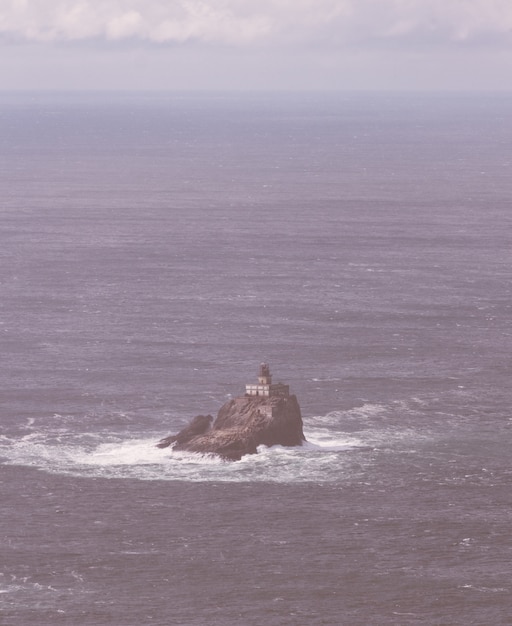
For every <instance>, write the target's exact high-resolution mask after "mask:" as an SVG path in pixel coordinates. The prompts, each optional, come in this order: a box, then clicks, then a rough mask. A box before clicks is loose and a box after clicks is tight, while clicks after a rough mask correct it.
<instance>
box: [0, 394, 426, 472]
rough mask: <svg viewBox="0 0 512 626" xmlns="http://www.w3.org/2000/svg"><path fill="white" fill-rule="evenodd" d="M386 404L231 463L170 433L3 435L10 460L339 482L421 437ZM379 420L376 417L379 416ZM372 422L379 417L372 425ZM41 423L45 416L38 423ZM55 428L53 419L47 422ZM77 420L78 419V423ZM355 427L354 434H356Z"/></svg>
mask: <svg viewBox="0 0 512 626" xmlns="http://www.w3.org/2000/svg"><path fill="white" fill-rule="evenodd" d="M383 412H384V408H383V407H381V406H379V405H365V406H363V407H361V408H359V409H352V410H350V411H343V412H341V411H339V412H333V413H329V414H327V415H323V416H317V417H312V418H309V419H307V420H305V424H304V429H305V434H306V439H307V443H306V444H305V445H304V446H300V447H295V448H285V447H282V446H273V447H272V448H267V447H265V446H261V447H260V448H259V450H258V454H256V455H249V456H246V457H244V458H243V459H242V460H241V461H238V462H235V463H231V462H225V461H223V460H222V459H220V458H218V457H216V456H212V455H199V454H194V453H189V452H175V451H173V450H172V449H170V448H165V449H160V448H157V447H156V445H155V443H156V442H157V441H158V440H159V439H160V438H161V436H162V431H161V430H160V431H158V432H154V433H148V432H139V433H130V434H127V433H126V431H124V432H123V433H120V432H119V431H117V432H115V431H114V432H108V433H106V432H102V433H90V432H89V433H78V432H76V430H75V431H73V429H72V426H71V424H70V425H69V426H70V428H68V429H66V428H64V427H63V425H62V424H59V427H58V428H53V429H52V428H50V429H48V428H47V429H46V430H44V431H41V430H39V431H35V430H33V431H32V432H29V433H28V434H25V435H24V436H20V437H10V438H9V437H0V457H1V460H2V462H3V463H5V464H9V465H20V466H28V467H34V468H37V469H39V470H42V471H45V472H49V473H58V474H68V475H73V476H85V477H87V476H89V477H101V478H128V479H136V480H167V481H173V480H174V481H176V480H179V481H192V482H209V481H212V482H272V483H300V482H334V481H340V480H342V479H343V477H344V476H345V477H347V478H349V477H352V478H353V477H354V476H355V475H356V474H360V473H361V472H364V468H365V467H367V466H368V464H370V463H372V458H373V456H374V455H375V454H378V453H379V452H380V451H382V450H385V449H388V448H389V447H390V446H393V445H395V444H397V443H398V442H403V440H408V441H411V440H417V439H418V437H419V438H421V436H420V435H419V434H418V433H417V432H414V431H411V430H407V428H399V429H397V428H389V427H383V425H382V424H380V425H379V424H377V423H376V420H377V421H378V418H379V417H380V416H381V415H382V414H383ZM371 418H373V420H372V419H371ZM368 421H369V422H371V423H368ZM30 426H31V427H32V428H36V426H37V422H36V423H33V424H31V425H30ZM47 426H48V424H47ZM75 426H76V425H75ZM348 431H351V432H348Z"/></svg>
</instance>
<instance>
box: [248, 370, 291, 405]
mask: <svg viewBox="0 0 512 626" xmlns="http://www.w3.org/2000/svg"><path fill="white" fill-rule="evenodd" d="M245 395H246V396H263V397H264V398H265V397H266V398H269V397H271V396H281V397H286V396H289V395H290V387H289V386H288V385H284V384H283V383H276V384H274V385H273V384H272V374H271V373H270V367H269V365H268V363H262V364H261V365H260V369H259V371H258V382H257V383H256V384H255V383H248V384H247V385H245Z"/></svg>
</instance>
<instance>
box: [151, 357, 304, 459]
mask: <svg viewBox="0 0 512 626" xmlns="http://www.w3.org/2000/svg"><path fill="white" fill-rule="evenodd" d="M246 391H247V393H246V395H245V396H240V397H238V398H234V399H233V400H230V401H229V402H226V404H224V406H222V407H221V408H220V409H219V412H218V414H217V419H216V420H215V422H214V423H213V427H212V428H211V429H210V428H209V426H210V422H211V420H212V417H211V416H210V415H207V416H204V415H198V416H197V417H195V418H194V419H193V420H192V423H191V424H190V426H187V428H184V429H183V430H181V431H180V432H179V433H178V434H177V435H170V436H169V437H165V439H162V440H161V441H160V442H159V443H158V444H157V445H158V446H159V447H160V448H165V447H167V446H169V445H171V444H173V449H174V450H184V451H188V452H197V453H200V454H217V455H219V456H221V457H222V458H224V459H228V460H231V461H238V460H239V459H241V458H242V456H244V455H245V454H255V453H256V452H257V447H258V446H260V445H265V446H275V445H281V446H301V445H302V444H303V443H304V441H305V440H306V439H305V437H304V432H303V427H302V416H301V413H300V407H299V403H298V402H297V398H296V397H295V396H294V395H290V394H289V387H288V385H283V384H282V383H277V384H272V376H271V374H270V369H269V367H268V365H267V364H266V363H262V364H261V365H260V371H259V376H258V382H257V383H255V384H249V385H246Z"/></svg>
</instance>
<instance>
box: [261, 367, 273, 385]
mask: <svg viewBox="0 0 512 626" xmlns="http://www.w3.org/2000/svg"><path fill="white" fill-rule="evenodd" d="M258 384H259V385H271V384H272V376H271V374H270V367H269V366H268V363H262V364H261V365H260V371H259V373H258Z"/></svg>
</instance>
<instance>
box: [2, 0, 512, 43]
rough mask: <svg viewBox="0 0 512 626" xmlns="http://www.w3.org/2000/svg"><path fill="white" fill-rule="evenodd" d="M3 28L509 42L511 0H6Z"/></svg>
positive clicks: (39, 36) (113, 35)
mask: <svg viewBox="0 0 512 626" xmlns="http://www.w3.org/2000/svg"><path fill="white" fill-rule="evenodd" d="M0 34H2V36H3V38H4V39H10V40H18V41H30V42H62V41H85V40H104V41H111V42H112V41H113V42H116V41H123V40H139V41H144V42H152V43H154V44H166V43H185V42H203V43H214V44H215V43H218V44H228V45H251V44H258V43H259V44H262V45H264V44H266V43H269V42H270V43H274V42H277V43H282V42H285V43H290V42H295V43H297V42H299V43H307V44H311V43H313V44H315V45H322V46H328V45H362V46H364V45H368V44H371V45H375V44H382V43H387V42H407V41H414V42H416V43H418V42H423V43H426V44H429V43H430V44H439V43H456V44H469V43H472V42H482V41H483V42H487V43H492V42H494V43H496V42H503V41H505V42H506V43H507V44H508V43H510V42H511V41H512V2H511V0H2V1H1V4H0Z"/></svg>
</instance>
